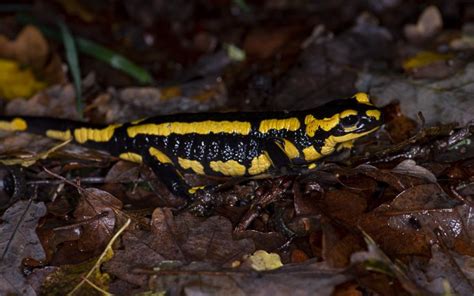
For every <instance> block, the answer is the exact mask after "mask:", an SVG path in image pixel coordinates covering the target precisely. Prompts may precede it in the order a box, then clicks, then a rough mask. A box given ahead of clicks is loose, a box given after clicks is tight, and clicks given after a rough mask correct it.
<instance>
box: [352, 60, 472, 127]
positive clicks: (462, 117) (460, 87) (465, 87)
mask: <svg viewBox="0 0 474 296" xmlns="http://www.w3.org/2000/svg"><path fill="white" fill-rule="evenodd" d="M473 76H474V63H469V64H467V65H466V66H465V68H464V69H463V71H458V72H456V74H454V75H451V76H449V77H447V78H445V79H440V80H436V81H433V80H423V81H420V82H419V83H413V81H412V80H411V79H410V78H408V77H406V76H401V75H396V74H394V73H389V74H387V75H383V74H380V73H373V74H372V73H367V72H365V73H360V74H359V78H358V80H357V82H356V87H357V89H359V90H360V91H366V90H370V94H371V95H372V96H374V97H377V104H380V105H386V104H389V103H391V102H392V101H395V100H398V101H399V102H400V107H401V112H402V113H403V114H404V115H406V116H408V117H410V118H412V119H417V118H418V112H420V111H421V112H423V117H424V119H425V123H426V125H427V126H429V125H433V124H437V123H453V122H457V123H459V124H461V125H465V124H467V123H469V122H471V121H472V120H474V104H472V101H471V95H472V92H473V89H474V86H473V85H472V83H471V82H472V77H473Z"/></svg>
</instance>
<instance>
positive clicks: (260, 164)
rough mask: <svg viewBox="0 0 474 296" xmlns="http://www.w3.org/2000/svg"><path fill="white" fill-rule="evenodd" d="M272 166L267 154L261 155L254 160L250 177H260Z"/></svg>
mask: <svg viewBox="0 0 474 296" xmlns="http://www.w3.org/2000/svg"><path fill="white" fill-rule="evenodd" d="M271 165H272V163H271V161H270V160H269V159H268V156H267V155H265V154H261V155H259V156H257V157H254V158H253V159H252V162H251V165H250V168H249V169H248V173H249V174H250V175H259V174H261V173H264V172H266V171H267V170H268V169H269V168H270V166H271Z"/></svg>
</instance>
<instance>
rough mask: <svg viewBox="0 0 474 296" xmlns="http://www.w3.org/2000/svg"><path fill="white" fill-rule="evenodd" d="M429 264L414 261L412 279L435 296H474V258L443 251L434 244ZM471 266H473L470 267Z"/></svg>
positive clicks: (411, 269)
mask: <svg viewBox="0 0 474 296" xmlns="http://www.w3.org/2000/svg"><path fill="white" fill-rule="evenodd" d="M431 253H432V257H431V259H430V260H429V261H428V263H424V262H423V261H421V260H416V259H415V260H414V261H412V262H411V263H410V265H409V274H410V277H411V278H412V279H413V280H414V281H416V283H417V284H418V285H419V286H421V287H423V288H425V289H426V290H427V291H429V292H430V293H433V294H435V295H453V294H455V295H463V296H464V295H465V296H468V295H473V294H474V274H473V267H472V262H473V260H474V258H473V257H470V256H462V255H460V254H457V253H455V252H448V251H446V250H443V249H442V248H441V247H440V246H439V245H437V244H434V245H433V247H432V248H431ZM469 264H471V265H469Z"/></svg>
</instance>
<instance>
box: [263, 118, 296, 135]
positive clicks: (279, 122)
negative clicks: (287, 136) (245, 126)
mask: <svg viewBox="0 0 474 296" xmlns="http://www.w3.org/2000/svg"><path fill="white" fill-rule="evenodd" d="M299 128H300V121H299V120H298V118H286V119H265V120H262V121H261V122H260V127H259V128H258V130H259V131H260V132H261V133H266V132H268V131H270V130H288V131H296V130H297V129H299Z"/></svg>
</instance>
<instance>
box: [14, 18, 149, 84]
mask: <svg viewBox="0 0 474 296" xmlns="http://www.w3.org/2000/svg"><path fill="white" fill-rule="evenodd" d="M17 19H18V21H19V22H20V23H23V24H33V25H35V26H36V27H38V29H40V30H41V32H43V34H45V35H46V36H48V37H50V38H53V39H55V40H59V41H60V40H61V39H62V38H61V34H60V33H59V32H58V31H57V30H54V29H52V28H50V27H48V26H45V25H42V24H40V23H39V22H38V21H37V20H36V19H35V18H34V17H32V16H31V15H28V14H24V13H19V14H17ZM74 40H75V41H76V46H77V50H78V51H79V52H81V53H83V54H85V55H88V56H90V57H93V58H95V59H98V60H100V61H103V62H105V63H107V64H109V65H110V66H111V67H113V68H115V69H117V70H120V71H122V72H124V73H126V74H128V75H129V76H131V77H133V78H135V79H136V80H137V81H138V82H139V83H140V84H150V83H152V82H153V78H152V77H151V75H150V73H149V72H148V71H147V70H145V69H144V68H142V67H140V66H138V65H137V64H135V63H133V62H132V61H130V60H129V59H127V58H126V57H124V56H122V55H120V54H118V53H117V52H115V51H112V50H110V49H108V48H106V47H104V46H102V45H100V44H98V43H96V42H94V41H91V40H88V39H85V38H80V37H76V38H74Z"/></svg>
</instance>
